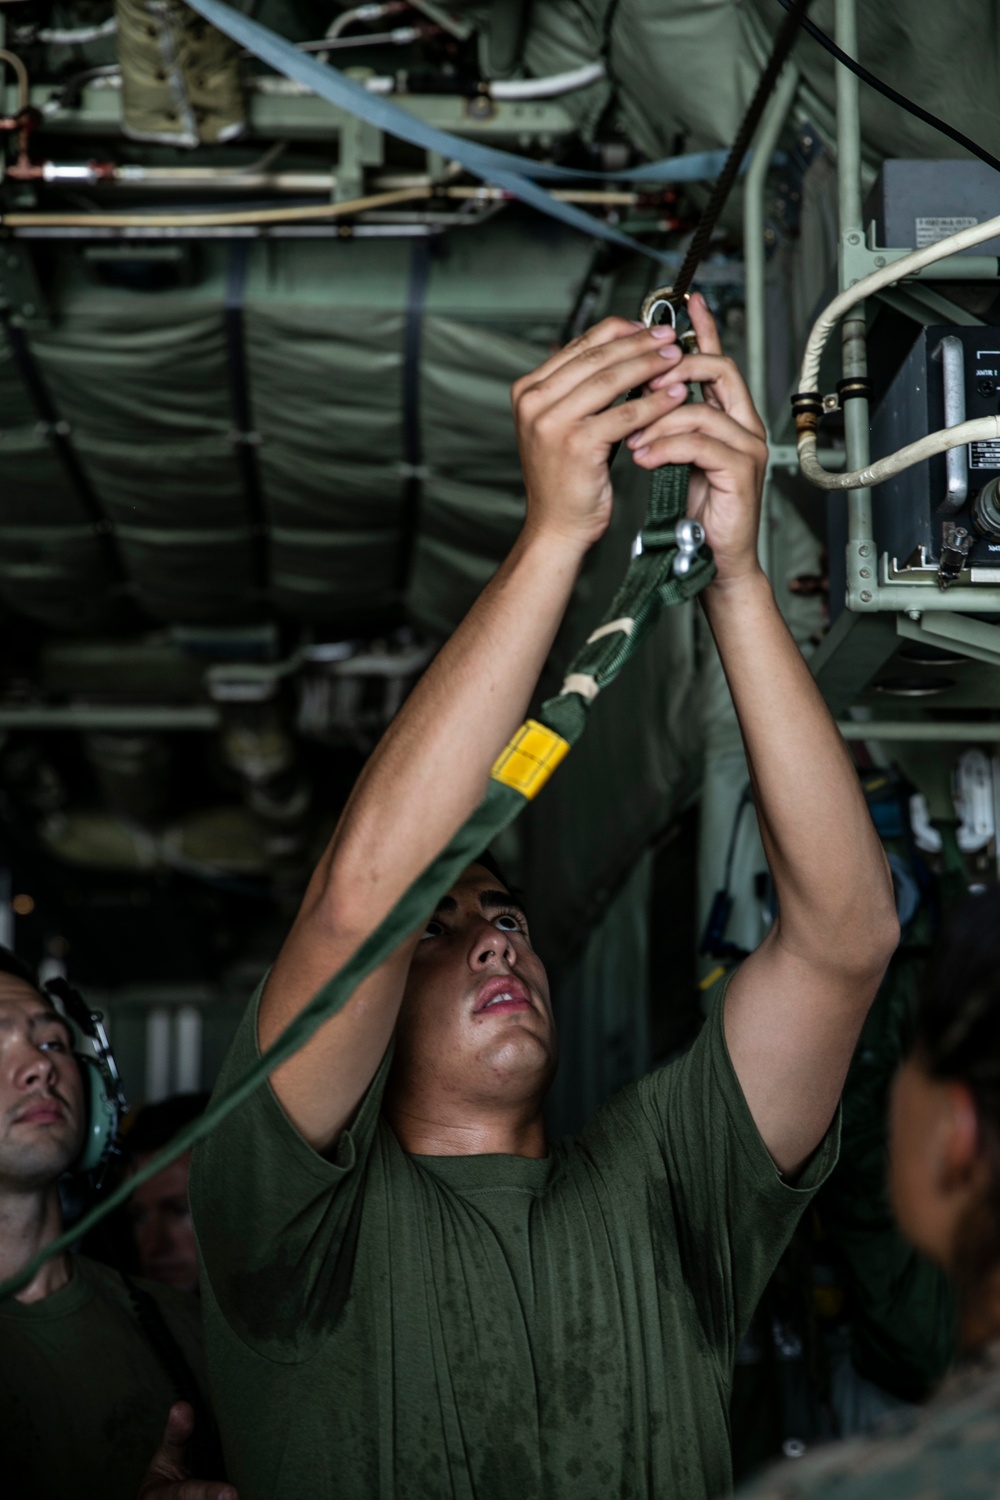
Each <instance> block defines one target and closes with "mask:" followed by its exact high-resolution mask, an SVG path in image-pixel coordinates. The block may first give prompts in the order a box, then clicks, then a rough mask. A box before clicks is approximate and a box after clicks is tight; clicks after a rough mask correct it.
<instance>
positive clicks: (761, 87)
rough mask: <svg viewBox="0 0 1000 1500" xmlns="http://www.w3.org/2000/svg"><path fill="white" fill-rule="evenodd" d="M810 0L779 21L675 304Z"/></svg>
mask: <svg viewBox="0 0 1000 1500" xmlns="http://www.w3.org/2000/svg"><path fill="white" fill-rule="evenodd" d="M809 4H810V0H791V3H790V8H789V13H788V15H787V16H786V17H785V19H784V21H783V22H782V25H781V30H780V31H779V32H778V36H777V40H776V41H775V44H774V48H773V50H772V52H771V56H770V57H769V58H768V60H767V67H766V68H765V69H764V71H763V73H762V74H761V78H760V82H759V83H758V85H757V89H756V92H755V93H754V96H753V98H752V99H751V101H750V104H749V106H748V108H747V111H746V114H745V115H744V116H743V119H742V121H741V123H740V128H739V130H738V131H737V132H736V139H735V141H734V142H733V144H732V146H731V148H730V151H729V155H728V156H727V157H726V164H725V166H724V167H723V169H722V172H721V174H720V176H719V178H718V181H717V182H716V184H715V186H714V188H713V189H712V196H711V197H710V198H709V200H708V202H707V204H706V205H705V208H704V210H703V212H702V215H701V218H700V219H699V220H698V227H697V229H696V230H695V232H694V237H693V239H692V240H691V243H690V245H689V246H688V248H687V254H686V255H685V256H684V260H683V263H682V265H681V268H680V270H679V271H678V273H677V276H676V279H675V281H674V284H673V287H672V289H671V297H670V300H671V302H672V303H673V304H674V307H675V308H676V307H679V306H680V304H681V301H682V300H683V298H684V297H685V295H686V294H687V291H688V288H689V287H690V285H691V283H692V281H693V280H694V276H695V272H696V271H697V269H698V267H699V265H700V264H701V261H702V258H703V256H704V254H705V251H706V250H707V249H708V246H709V242H710V240H711V238H712V233H713V231H714V229H715V226H716V224H717V222H718V219H719V215H720V214H721V213H722V210H723V208H724V207H725V203H726V199H727V198H728V197H729V193H730V191H731V189H732V186H733V183H734V182H735V181H736V176H737V173H738V172H739V170H740V167H741V166H742V165H743V158H744V156H745V155H746V153H747V149H748V147H749V145H750V142H751V141H752V140H753V137H754V134H755V133H756V130H757V126H758V125H759V124H760V121H761V117H762V116H763V113H764V110H765V109H766V108H767V103H768V100H769V99H770V97H771V94H772V93H773V91H774V85H775V84H776V83H777V81H778V76H779V74H780V73H781V70H782V68H783V67H784V66H785V63H786V62H787V61H788V55H789V53H790V52H791V50H792V48H793V46H794V45H795V38H796V36H797V35H798V30H799V23H800V22H801V21H803V20H804V19H805V13H806V11H807V10H808V8H809Z"/></svg>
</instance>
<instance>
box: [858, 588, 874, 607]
mask: <svg viewBox="0 0 1000 1500" xmlns="http://www.w3.org/2000/svg"><path fill="white" fill-rule="evenodd" d="M871 602H872V596H871V592H870V590H868V589H862V590H861V603H862V604H870V603H871Z"/></svg>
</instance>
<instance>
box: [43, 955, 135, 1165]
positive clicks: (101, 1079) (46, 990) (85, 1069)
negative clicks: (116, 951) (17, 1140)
mask: <svg viewBox="0 0 1000 1500" xmlns="http://www.w3.org/2000/svg"><path fill="white" fill-rule="evenodd" d="M40 989H41V992H42V994H43V995H46V996H47V997H48V998H49V999H50V1000H51V1001H52V1003H53V1005H54V1006H55V1008H56V1010H58V1012H59V1014H60V1015H61V1016H62V1018H63V1020H64V1021H65V1022H66V1025H67V1026H68V1027H69V1031H70V1036H71V1038H72V1047H73V1056H74V1057H75V1058H76V1061H77V1063H78V1065H79V1068H80V1074H81V1076H82V1078H83V1094H84V1119H85V1122H86V1131H85V1134H84V1138H83V1149H82V1151H81V1152H80V1155H79V1156H78V1157H77V1159H76V1161H75V1162H74V1163H73V1166H72V1168H71V1170H72V1171H73V1172H74V1173H78V1172H79V1173H85V1172H91V1173H95V1174H100V1172H101V1171H102V1169H103V1168H104V1167H105V1166H106V1165H107V1163H108V1162H109V1161H110V1160H111V1159H112V1158H113V1157H115V1156H118V1155H120V1152H121V1148H120V1145H119V1125H120V1123H121V1117H122V1115H123V1114H124V1113H125V1110H126V1108H127V1107H128V1106H127V1104H126V1102H125V1093H124V1090H123V1089H122V1083H121V1078H120V1077H119V1074H118V1068H117V1067H116V1065H115V1059H114V1056H113V1055H112V1052H111V1045H110V1043H109V1041H108V1033H107V1031H106V1029H105V1026H104V1016H103V1015H102V1013H101V1012H100V1011H99V1010H91V1009H90V1006H89V1005H88V1004H87V1002H86V1001H85V1000H84V999H83V996H82V995H81V994H80V993H79V991H78V990H75V989H73V987H72V986H71V985H69V984H67V982H66V980H65V979H62V978H56V979H50V980H48V981H47V983H45V984H43V985H41V986H40Z"/></svg>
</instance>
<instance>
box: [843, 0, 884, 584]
mask: <svg viewBox="0 0 1000 1500" xmlns="http://www.w3.org/2000/svg"><path fill="white" fill-rule="evenodd" d="M836 37H837V45H838V46H839V47H840V48H841V49H842V51H844V52H846V53H847V54H848V55H849V56H850V57H856V56H857V52H858V17H857V3H856V0H836ZM836 85H837V187H838V208H839V215H840V256H839V260H840V286H841V290H843V289H844V284H845V274H844V259H845V252H846V251H847V250H848V249H849V248H850V247H851V246H852V245H860V244H862V243H863V229H862V220H861V213H862V209H861V113H860V108H861V106H860V96H859V84H858V80H857V78H856V77H855V75H854V74H853V73H852V72H851V71H850V69H849V68H838V69H837V75H836ZM865 332H866V329H865V314H864V303H860V304H859V305H858V307H857V308H855V309H854V310H853V314H852V316H851V317H849V318H846V319H845V320H844V325H843V329H842V333H841V361H842V370H843V376H844V379H845V380H849V379H851V378H852V377H857V378H860V379H865V378H867V374H868V357H867V348H866V345H865ZM844 445H845V448H846V450H847V458H846V465H845V466H846V468H848V469H850V470H854V469H863V468H865V467H866V465H867V463H868V460H869V457H870V446H869V428H868V402H867V400H866V399H865V398H864V397H860V396H858V397H854V398H853V399H852V400H850V401H847V402H846V403H845V405H844ZM847 507H848V515H847V533H848V545H847V593H848V608H854V609H857V608H858V606H859V603H861V602H864V603H866V604H874V607H875V608H878V605H877V603H875V592H876V590H875V588H874V587H869V588H862V587H861V579H860V578H859V577H858V574H859V573H860V568H859V566H858V557H859V548H860V547H861V546H869V547H870V545H871V543H872V540H873V537H874V528H873V525H872V492H871V490H870V489H861V490H851V491H850V494H849V498H848V502H847ZM861 594H864V595H865V596H866V598H865V600H864V601H861V600H860V598H859V596H860V595H861Z"/></svg>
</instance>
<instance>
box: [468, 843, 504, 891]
mask: <svg viewBox="0 0 1000 1500" xmlns="http://www.w3.org/2000/svg"><path fill="white" fill-rule="evenodd" d="M472 863H473V864H474V865H482V867H483V869H484V870H489V872H490V874H491V875H492V876H493V879H494V880H499V882H500V884H501V885H502V886H503V888H504V890H507V891H510V892H511V893H513V890H514V887H513V886H512V885H511V883H510V881H509V880H508V879H507V877H506V875H505V874H504V872H503V870H502V869H501V868H500V861H499V860H498V859H497V858H496V856H495V855H494V854H492V853H491V852H490V850H489V849H484V850H483V852H482V854H480V855H478V856H477V857H476V858H475V859H474V860H473V861H472Z"/></svg>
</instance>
